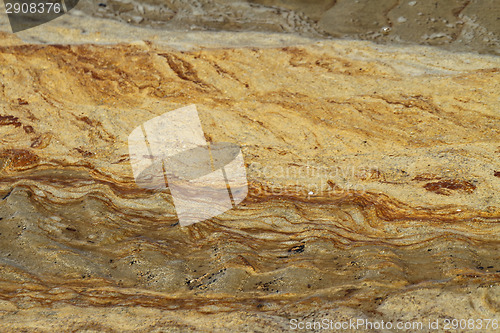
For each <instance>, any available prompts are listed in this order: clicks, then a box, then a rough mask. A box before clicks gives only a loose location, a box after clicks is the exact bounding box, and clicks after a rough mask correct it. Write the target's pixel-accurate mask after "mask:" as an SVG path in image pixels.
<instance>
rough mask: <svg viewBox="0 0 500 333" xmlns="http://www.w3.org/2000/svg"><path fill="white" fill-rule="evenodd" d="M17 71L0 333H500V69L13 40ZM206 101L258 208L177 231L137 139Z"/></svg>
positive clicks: (358, 56) (3, 117)
mask: <svg viewBox="0 0 500 333" xmlns="http://www.w3.org/2000/svg"><path fill="white" fill-rule="evenodd" d="M0 64H1V65H0V131H1V135H0V168H1V174H0V175H1V176H0V198H1V200H0V258H1V265H2V269H1V270H0V299H1V301H0V325H1V326H2V330H3V331H18V330H22V329H27V330H30V329H31V330H35V329H36V330H38V331H41V332H44V331H47V332H48V331H71V330H78V329H81V330H84V329H87V330H100V331H105V330H109V331H113V330H117V331H118V330H119V331H143V330H150V331H155V330H156V331H161V330H167V331H183V332H184V331H200V330H201V331H204V330H205V331H235V330H237V331H256V330H260V331H269V332H271V331H276V330H287V329H289V320H290V319H293V318H298V319H301V320H321V319H323V318H328V319H332V320H346V319H349V318H367V319H371V320H382V319H383V320H385V321H388V320H392V321H396V320H422V321H425V322H427V321H428V320H429V319H430V320H434V319H443V318H459V319H460V318H465V319H469V318H475V319H477V318H491V319H499V317H500V316H499V304H500V303H499V302H500V298H499V297H500V296H499V295H500V288H498V286H497V282H498V279H499V277H500V266H499V264H498V251H499V247H500V243H499V235H500V227H499V225H498V222H500V205H499V202H500V200H499V199H500V198H499V195H498V193H499V190H500V178H499V177H500V176H499V174H500V164H499V163H498V156H499V154H500V140H499V137H500V135H499V134H500V133H499V131H500V127H499V124H500V115H499V113H498V110H499V107H500V99H499V95H498V91H499V82H500V60H499V58H498V57H494V56H479V55H473V54H453V53H449V52H446V51H439V50H436V49H432V48H428V47H407V48H399V47H391V46H385V47H383V48H382V47H380V46H377V45H375V44H371V43H369V42H355V41H318V42H310V43H309V44H307V45H297V46H290V45H288V46H284V47H257V46H253V47H232V48H198V49H191V50H184V51H180V50H178V49H174V48H171V47H168V46H165V45H162V44H158V43H154V42H149V41H144V42H136V43H133V44H125V43H122V44H113V45H97V44H90V43H86V44H82V45H67V44H51V45H36V44H27V43H23V42H22V41H20V40H18V39H16V38H15V37H14V36H13V35H11V34H6V33H4V34H2V41H1V42H0ZM189 104H195V105H196V106H197V108H198V112H199V116H200V119H201V123H202V126H203V130H204V132H205V134H206V139H207V141H208V142H232V143H236V144H238V145H239V146H240V147H241V150H242V152H243V155H244V159H245V164H246V168H247V177H248V187H249V194H248V196H247V198H246V199H245V200H244V201H243V202H242V203H241V204H240V205H239V206H238V207H237V208H236V209H233V210H230V211H227V212H226V213H224V214H222V215H219V216H217V217H214V218H211V219H209V220H207V221H204V222H202V223H197V224H194V225H191V226H188V227H181V226H179V225H178V223H177V217H176V214H175V209H174V206H173V201H172V197H171V195H170V192H169V191H168V190H165V191H155V190H151V189H149V190H148V189H141V188H139V187H138V186H137V185H136V184H135V182H134V178H133V174H132V168H131V166H130V161H129V157H128V148H127V137H128V135H129V134H130V132H131V131H132V130H133V129H134V128H136V127H137V126H139V125H141V124H142V123H144V122H145V121H147V120H149V119H151V118H154V117H155V116H158V115H161V114H163V113H165V112H168V111H171V110H175V109H177V108H180V107H183V106H186V105H189ZM430 299H432V300H433V301H432V302H430V301H429V300H430Z"/></svg>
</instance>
